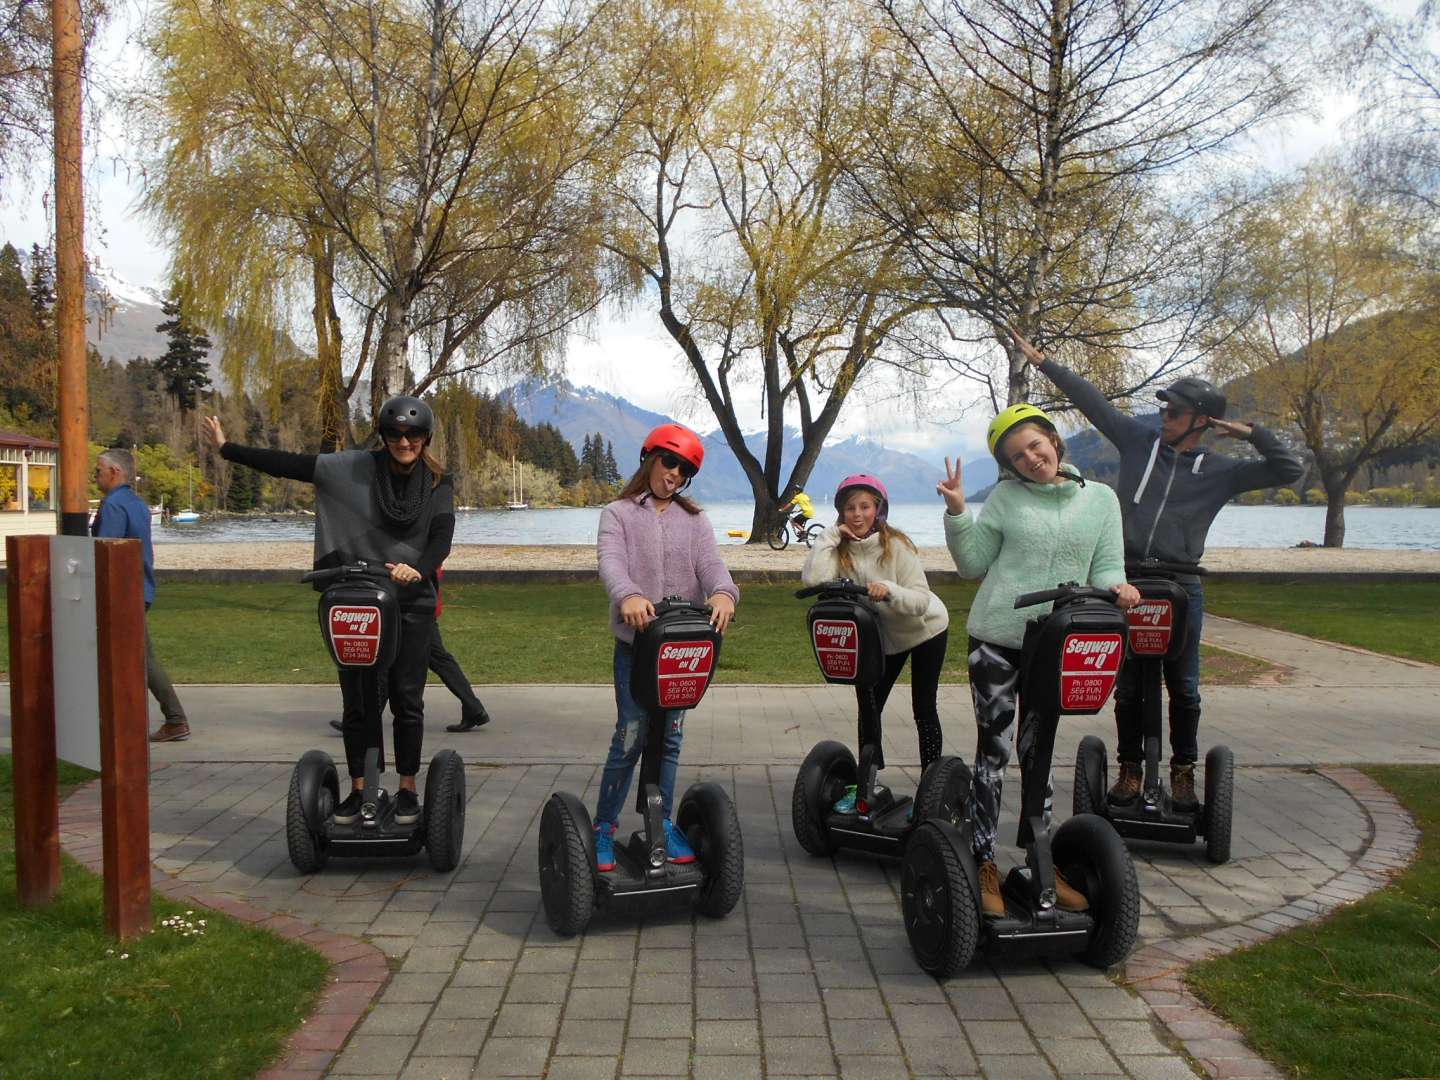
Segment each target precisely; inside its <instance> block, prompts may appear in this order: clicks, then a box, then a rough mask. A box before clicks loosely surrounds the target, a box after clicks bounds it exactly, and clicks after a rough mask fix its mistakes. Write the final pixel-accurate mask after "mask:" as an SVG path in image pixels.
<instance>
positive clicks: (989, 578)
mask: <svg viewBox="0 0 1440 1080" xmlns="http://www.w3.org/2000/svg"><path fill="white" fill-rule="evenodd" d="M1061 467H1062V468H1063V469H1064V470H1065V471H1066V472H1067V473H1070V475H1072V476H1074V475H1078V474H1076V473H1075V472H1074V471H1073V470H1072V469H1071V468H1070V467H1069V466H1068V465H1066V466H1061ZM945 545H946V546H947V547H948V548H949V549H950V555H951V557H952V558H953V559H954V560H955V566H956V568H957V569H958V570H959V571H960V574H961V576H962V577H967V578H975V577H980V576H981V575H984V578H985V580H984V581H983V582H982V583H981V585H980V591H979V592H977V593H976V594H975V602H974V603H973V604H971V605H970V618H969V619H967V620H966V622H965V630H966V632H967V633H969V634H970V636H971V637H975V638H979V639H980V640H981V641H988V642H990V643H991V644H993V645H1004V646H1006V647H1008V648H1012V649H1018V648H1019V647H1020V645H1021V643H1022V642H1023V640H1024V638H1025V620H1027V619H1033V618H1035V617H1036V616H1037V615H1041V614H1043V613H1045V612H1046V611H1048V610H1049V608H1048V607H1046V606H1045V605H1037V606H1035V607H1031V608H1026V609H1024V610H1023V611H1016V610H1015V598H1016V597H1017V596H1019V595H1020V594H1021V593H1027V592H1035V591H1037V590H1039V589H1053V588H1054V587H1055V586H1056V585H1059V584H1060V583H1061V582H1065V581H1078V582H1080V583H1081V584H1089V585H1093V586H1095V587H1096V588H1099V589H1108V588H1111V587H1112V586H1115V585H1121V584H1124V582H1125V540H1124V534H1123V532H1122V531H1121V525H1120V502H1119V500H1118V499H1116V498H1115V492H1114V491H1112V490H1111V489H1110V488H1108V487H1106V486H1105V485H1104V484H1101V483H1098V482H1096V481H1094V480H1090V481H1086V482H1085V483H1084V484H1083V485H1082V484H1081V483H1079V482H1072V481H1069V480H1064V481H1061V482H1060V483H1058V484H1027V483H1025V482H1024V481H1021V480H1002V481H1000V483H998V484H996V485H995V488H994V490H992V491H991V492H990V497H989V498H987V499H986V500H985V505H984V507H983V508H982V509H981V511H980V516H979V518H978V519H972V518H971V516H970V512H969V510H968V509H967V510H966V511H964V512H962V513H959V514H946V515H945Z"/></svg>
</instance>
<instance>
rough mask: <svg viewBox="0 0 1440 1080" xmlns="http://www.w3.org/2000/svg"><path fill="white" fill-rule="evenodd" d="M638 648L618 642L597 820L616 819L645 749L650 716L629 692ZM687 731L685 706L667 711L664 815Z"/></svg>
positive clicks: (662, 772)
mask: <svg viewBox="0 0 1440 1080" xmlns="http://www.w3.org/2000/svg"><path fill="white" fill-rule="evenodd" d="M634 659H635V650H634V649H633V648H631V647H630V646H629V645H627V644H625V643H624V642H623V641H618V640H617V641H616V642H615V734H614V735H613V736H611V738H610V755H609V756H608V757H607V758H606V759H605V772H604V774H603V775H602V776H601V777H600V801H599V803H598V804H597V805H596V807H595V822H596V824H597V825H598V824H599V823H600V822H602V821H604V822H610V823H612V824H613V823H615V822H617V821H619V820H620V810H621V808H622V807H624V805H625V796H626V795H628V794H629V793H630V780H631V778H632V777H633V776H634V774H635V763H636V762H637V761H639V760H640V756H641V755H642V754H643V753H644V752H645V737H646V735H647V734H648V732H649V729H650V717H649V716H647V715H646V713H645V710H644V709H642V708H641V707H640V706H639V705H638V704H637V703H636V701H635V699H634V698H633V697H631V696H630V668H631V666H632V665H633V663H634ZM684 734H685V710H684V709H672V710H671V711H669V712H667V713H666V714H665V753H664V756H663V757H662V758H661V759H660V800H661V802H663V803H664V805H665V816H666V817H669V816H670V811H671V808H672V806H673V805H674V801H675V773H676V771H677V770H678V769H679V767H680V741H681V739H682V738H684Z"/></svg>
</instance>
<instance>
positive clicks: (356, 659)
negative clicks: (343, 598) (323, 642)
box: [330, 604, 380, 667]
mask: <svg viewBox="0 0 1440 1080" xmlns="http://www.w3.org/2000/svg"><path fill="white" fill-rule="evenodd" d="M330 648H331V651H332V652H334V654H335V662H336V663H337V664H339V665H341V666H342V667H373V666H374V664H375V661H376V660H377V659H378V658H379V656H380V609H379V608H378V607H373V606H364V605H358V604H344V605H341V604H337V605H336V606H335V607H332V608H331V609H330Z"/></svg>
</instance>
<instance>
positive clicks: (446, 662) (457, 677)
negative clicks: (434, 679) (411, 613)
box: [429, 622, 485, 724]
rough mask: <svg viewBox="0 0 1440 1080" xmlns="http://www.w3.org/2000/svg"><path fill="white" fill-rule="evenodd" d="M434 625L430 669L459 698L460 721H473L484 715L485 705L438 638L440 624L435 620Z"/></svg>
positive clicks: (468, 722)
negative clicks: (481, 702)
mask: <svg viewBox="0 0 1440 1080" xmlns="http://www.w3.org/2000/svg"><path fill="white" fill-rule="evenodd" d="M434 626H435V629H434V630H433V631H431V634H430V660H429V663H430V670H431V671H433V672H434V673H435V674H436V675H438V676H440V681H441V682H442V683H444V684H445V689H446V690H449V691H450V693H452V694H454V695H455V696H456V697H457V698H459V700H460V721H461V722H462V723H465V724H471V723H474V722H475V721H476V720H479V719H480V718H481V717H482V716H484V715H485V706H484V705H482V704H480V699H479V698H478V697H476V696H475V689H474V687H472V686H471V685H470V680H469V679H468V678H467V677H466V675H465V672H464V670H462V669H461V667H460V661H459V660H456V659H455V657H454V656H453V655H451V653H450V650H449V649H447V648H445V642H443V641H442V640H440V624H439V623H438V622H437V623H435V624H434Z"/></svg>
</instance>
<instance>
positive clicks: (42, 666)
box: [5, 536, 60, 907]
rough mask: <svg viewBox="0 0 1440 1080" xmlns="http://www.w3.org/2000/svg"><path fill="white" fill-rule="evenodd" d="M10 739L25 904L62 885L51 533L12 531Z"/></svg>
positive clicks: (48, 896)
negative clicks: (51, 626)
mask: <svg viewBox="0 0 1440 1080" xmlns="http://www.w3.org/2000/svg"><path fill="white" fill-rule="evenodd" d="M5 561H6V562H7V563H8V564H9V568H10V572H9V574H8V578H7V584H8V586H9V587H8V588H7V589H6V593H7V606H8V610H9V616H10V745H11V748H12V749H11V754H12V759H11V765H12V766H13V768H14V773H15V784H14V788H15V884H16V894H17V896H18V898H19V901H20V906H21V907H39V906H41V905H42V904H48V903H49V902H50V901H51V900H53V899H55V894H56V893H58V892H59V891H60V809H59V803H58V802H57V795H56V791H57V788H56V782H57V781H56V768H57V766H56V764H55V678H54V669H53V668H52V667H51V659H50V657H51V653H50V640H51V638H50V538H49V537H48V536H7V537H6V538H5Z"/></svg>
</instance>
